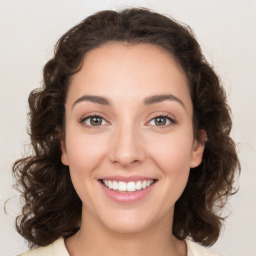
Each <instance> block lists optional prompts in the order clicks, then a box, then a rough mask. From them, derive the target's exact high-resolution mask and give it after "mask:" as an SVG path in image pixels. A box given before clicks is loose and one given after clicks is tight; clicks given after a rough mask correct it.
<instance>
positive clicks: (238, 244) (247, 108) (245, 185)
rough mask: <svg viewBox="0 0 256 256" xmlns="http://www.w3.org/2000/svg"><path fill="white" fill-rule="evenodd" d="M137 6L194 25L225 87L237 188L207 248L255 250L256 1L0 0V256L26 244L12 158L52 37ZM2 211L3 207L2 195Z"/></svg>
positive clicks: (237, 253) (23, 140)
mask: <svg viewBox="0 0 256 256" xmlns="http://www.w3.org/2000/svg"><path fill="white" fill-rule="evenodd" d="M131 6H142V7H148V8H151V9H154V10H156V11H159V12H161V13H162V14H166V15H169V16H172V17H174V18H175V19H177V20H179V21H182V22H184V23H186V24H188V25H189V26H191V27H192V29H193V31H194V32H195V34H196V37H197V39H198V41H199V43H200V44H201V47H202V49H203V52H204V54H205V56H206V58H207V59H208V61H209V62H210V63H211V64H212V65H213V66H214V68H215V70H216V71H217V73H218V74H219V76H220V77H221V79H222V81H223V84H224V86H225V88H226V90H227V95H228V101H229V104H230V106H231V109H232V117H233V131H232V136H233V138H234V140H235V141H236V143H237V144H238V150H239V157H240V160H241V165H242V172H241V176H240V179H239V181H238V183H237V184H238V185H239V187H240V191H239V192H238V193H237V194H236V195H235V196H234V197H233V198H232V199H231V201H230V202H229V204H228V206H227V209H226V212H227V213H229V212H232V213H231V214H230V216H229V218H228V219H227V221H226V225H225V229H223V232H222V234H221V236H220V238H219V240H218V242H217V243H216V244H215V245H214V246H213V247H212V249H213V250H215V251H217V252H222V253H223V254H224V255H229V256H256V247H255V241H256V186H255V181H256V170H255V167H256V135H255V129H256V113H255V112H256V61H255V59H256V50H255V48H256V1H255V0H254V1H253V0H251V1H250V0H240V1H239V0H215V1H210V0H195V1H191V0H148V1H146V0H145V1H142V0H141V1H125V0H123V1H122V0H120V1H114V0H105V1H104V0H94V1H87V0H72V1H67V0H41V1H40V0H0V89H1V90H0V255H1V256H9V255H17V254H18V253H21V252H24V251H26V250H27V247H26V245H25V242H24V240H23V239H22V237H20V236H19V235H18V234H17V232H16V231H15V226H14V220H15V216H16V214H17V213H18V212H19V211H20V202H19V198H18V193H17V192H15V190H14V189H13V188H12V184H13V177H12V172H11V165H12V163H13V162H14V161H15V160H16V159H17V158H19V157H21V156H22V154H24V152H25V151H26V148H24V145H28V144H29V139H28V136H27V133H26V128H27V116H26V113H27V111H28V104H27V98H28V94H29V92H30V91H31V90H32V89H34V88H36V87H38V86H40V84H41V81H42V68H43V66H44V64H45V63H46V61H47V60H48V59H49V58H50V57H51V56H52V53H53V47H54V44H55V43H56V41H57V39H58V38H59V37H60V36H61V35H62V34H63V33H64V32H66V31H67V30H68V29H69V28H71V27H72V26H74V25H76V24H77V23H78V22H80V21H81V20H82V19H84V18H85V17H86V16H88V15H90V14H92V13H94V12H96V11H99V10H103V9H113V10H116V9H120V8H124V7H131ZM8 198H12V199H11V200H10V201H9V203H8V204H7V211H8V214H5V213H4V201H5V200H6V199H8Z"/></svg>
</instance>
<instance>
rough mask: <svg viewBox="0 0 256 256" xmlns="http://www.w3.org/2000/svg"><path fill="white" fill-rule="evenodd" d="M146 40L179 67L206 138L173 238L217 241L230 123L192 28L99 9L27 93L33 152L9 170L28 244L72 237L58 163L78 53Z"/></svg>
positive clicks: (231, 160) (230, 158)
mask: <svg viewBox="0 0 256 256" xmlns="http://www.w3.org/2000/svg"><path fill="white" fill-rule="evenodd" d="M111 41H113V42H126V43H129V44H138V43H149V44H153V45H156V46H158V47H161V48H163V49H165V50H166V51H167V52H169V53H170V54H171V55H172V56H174V58H175V59H176V60H177V62H178V63H179V64H180V65H181V67H182V68H183V70H184V72H185V74H186V76H187V80H188V84H189V90H190V94H191V99H192V102H193V108H194V109H193V126H194V136H195V138H196V139H200V138H199V135H198V134H199V133H198V131H199V130H200V129H204V130H205V131H206V133H207V141H206V145H205V150H204V154H203V160H202V163H201V164H200V165H199V166H198V167H196V168H195V169H194V170H193V171H191V172H190V176H189V179H188V183H187V186H186V188H185V190H184V192H183V194H182V195H181V197H180V198H179V199H178V201H177V202H176V204H175V213H174V221H173V234H174V236H175V237H177V238H178V239H184V238H186V237H188V236H190V237H191V238H192V239H193V240H194V241H196V242H199V243H201V244H203V245H206V246H209V245H212V244H214V243H215V242H216V240H217V239H218V237H219V234H220V230H221V227H222V224H223V220H224V219H225V218H224V217H223V216H221V211H220V210H221V209H222V208H223V207H224V206H225V204H226V202H227V199H228V197H229V196H230V195H232V194H234V193H235V192H236V191H235V189H234V180H235V177H236V174H237V173H238V172H240V164H239V160H238V157H237V153H236V148H235V144H234V142H233V140H232V139H231V138H230V136H229V135H230V131H231V126H232V122H231V118H230V109H229V107H228V105H227V100H226V95H225V91H224V89H223V87H222V85H221V84H220V80H219V78H218V76H217V75H216V73H215V72H214V70H213V68H212V67H211V66H210V65H209V64H208V63H207V61H206V59H205V58H204V56H203V54H202V52H201V49H200V46H199V44H198V42H197V41H196V39H195V36H194V34H193V32H192V30H191V29H190V28H189V27H188V26H186V25H184V24H181V23H179V22H177V21H175V20H174V19H171V18H169V17H166V16H164V15H161V14H159V13H156V12H154V11H151V10H148V9H144V8H130V9H124V10H122V11H120V12H116V11H110V10H106V11H101V12H98V13H96V14H94V15H91V16H89V17H88V18H86V19H85V20H83V21H82V22H81V23H79V24H78V25H76V26H75V27H73V28H71V29H70V30H69V31H68V32H67V33H65V34H64V35H63V36H62V37H61V38H60V39H59V41H58V42H57V44H56V47H55V52H54V56H53V58H52V59H50V60H49V61H48V62H47V64H46V65H45V67H44V70H43V74H44V84H43V87H42V88H39V89H35V90H33V91H32V92H31V94H30V96H29V107H30V113H29V117H30V138H31V144H32V148H33V153H32V154H31V155H30V156H27V157H25V158H22V159H19V160H17V161H16V162H15V163H14V165H13V172H14V175H15V178H16V186H17V188H18V189H19V190H20V191H21V193H22V198H23V199H24V206H23V208H22V213H21V214H20V215H19V216H18V217H17V219H16V228H17V231H18V232H19V233H20V234H21V235H22V236H23V237H24V238H25V239H26V240H27V241H28V243H29V246H30V247H31V248H32V247H35V246H45V245H48V244H50V243H51V242H53V241H54V240H56V239H57V238H59V237H60V236H63V237H69V236H71V235H73V234H74V233H75V232H77V230H78V229H79V226H80V220H81V206H82V203H81V200H80V198H79V197H78V195H77V193H76V191H75V189H74V187H73V185H72V182H71V178H70V174H69V171H68V167H67V166H65V165H63V164H62V163H61V146H60V141H61V139H62V138H63V136H64V130H65V127H64V125H63V124H64V118H65V108H64V104H65V100H66V95H67V91H68V88H69V84H70V80H71V78H72V75H73V74H75V73H76V72H78V71H79V69H80V68H81V63H82V61H83V58H84V56H85V54H86V53H87V52H88V51H90V50H92V49H94V48H97V47H99V46H101V45H103V44H105V43H107V42H111Z"/></svg>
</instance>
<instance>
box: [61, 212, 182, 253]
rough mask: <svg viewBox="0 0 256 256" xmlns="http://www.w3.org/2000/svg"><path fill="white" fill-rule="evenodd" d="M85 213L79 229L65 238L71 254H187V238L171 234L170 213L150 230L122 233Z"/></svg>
mask: <svg viewBox="0 0 256 256" xmlns="http://www.w3.org/2000/svg"><path fill="white" fill-rule="evenodd" d="M83 215H84V216H83V217H82V226H81V228H80V230H79V231H78V232H77V233H76V234H75V235H74V236H72V237H70V238H68V239H67V240H66V246H67V249H68V251H69V254H70V256H82V255H87V256H91V255H104V256H119V255H123V256H128V255H133V256H144V255H145V256H146V255H151V256H167V255H168V256H170V255H173V256H185V255H186V244H185V242H184V241H179V240H178V239H176V238H175V237H174V236H173V235H172V232H171V227H172V219H171V218H170V216H165V217H164V218H163V220H162V221H161V223H159V222H158V223H156V224H153V225H152V226H151V227H150V228H149V229H147V230H143V231H140V232H133V233H119V232H115V231H113V230H110V229H108V228H107V227H106V226H104V225H103V224H102V223H99V222H98V221H97V220H95V219H94V218H92V216H90V214H88V212H87V213H86V214H83ZM85 216H86V217H85Z"/></svg>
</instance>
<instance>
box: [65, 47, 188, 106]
mask: <svg viewBox="0 0 256 256" xmlns="http://www.w3.org/2000/svg"><path fill="white" fill-rule="evenodd" d="M167 93H171V94H173V95H174V96H176V97H179V98H182V101H185V102H186V104H187V105H191V100H190V95H189V88H188V83H187V79H186V75H185V73H184V71H183V69H182V68H181V67H180V65H179V64H178V63H177V61H176V60H175V58H174V57H173V56H172V55H171V54H170V53H168V52H167V51H166V50H164V49H162V48H160V47H158V46H155V45H151V44H145V43H140V44H125V43H117V42H114V43H113V42H112V43H107V44H105V45H103V46H101V47H99V48H96V49H93V50H91V51H89V52H88V53H87V54H86V55H85V57H84V60H83V63H82V67H81V70H80V71H79V72H78V73H76V74H75V75H74V76H73V77H72V81H71V85H70V89H69V92H68V99H67V101H69V100H70V101H74V100H76V98H77V97H79V96H81V95H83V94H94V95H104V96H106V97H108V98H110V99H111V98H113V99H114V100H117V99H119V100H120V101H122V102H125V101H126V100H129V99H131V100H135V99H138V100H140V101H142V99H143V98H145V97H146V96H148V95H153V94H167ZM190 107H191V106H190Z"/></svg>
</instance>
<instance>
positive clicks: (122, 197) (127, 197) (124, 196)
mask: <svg viewBox="0 0 256 256" xmlns="http://www.w3.org/2000/svg"><path fill="white" fill-rule="evenodd" d="M99 183H100V185H101V187H102V189H103V191H104V192H105V194H106V195H107V196H108V197H109V198H110V199H112V200H114V201H116V202H119V203H132V202H137V201H139V200H141V199H142V198H144V197H146V196H147V195H148V194H149V193H150V191H151V190H152V189H153V187H154V185H155V183H153V184H151V185H150V186H149V187H147V188H145V189H142V190H137V191H134V192H118V191H115V190H112V189H109V188H108V187H106V186H104V185H103V184H102V183H101V182H99Z"/></svg>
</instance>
